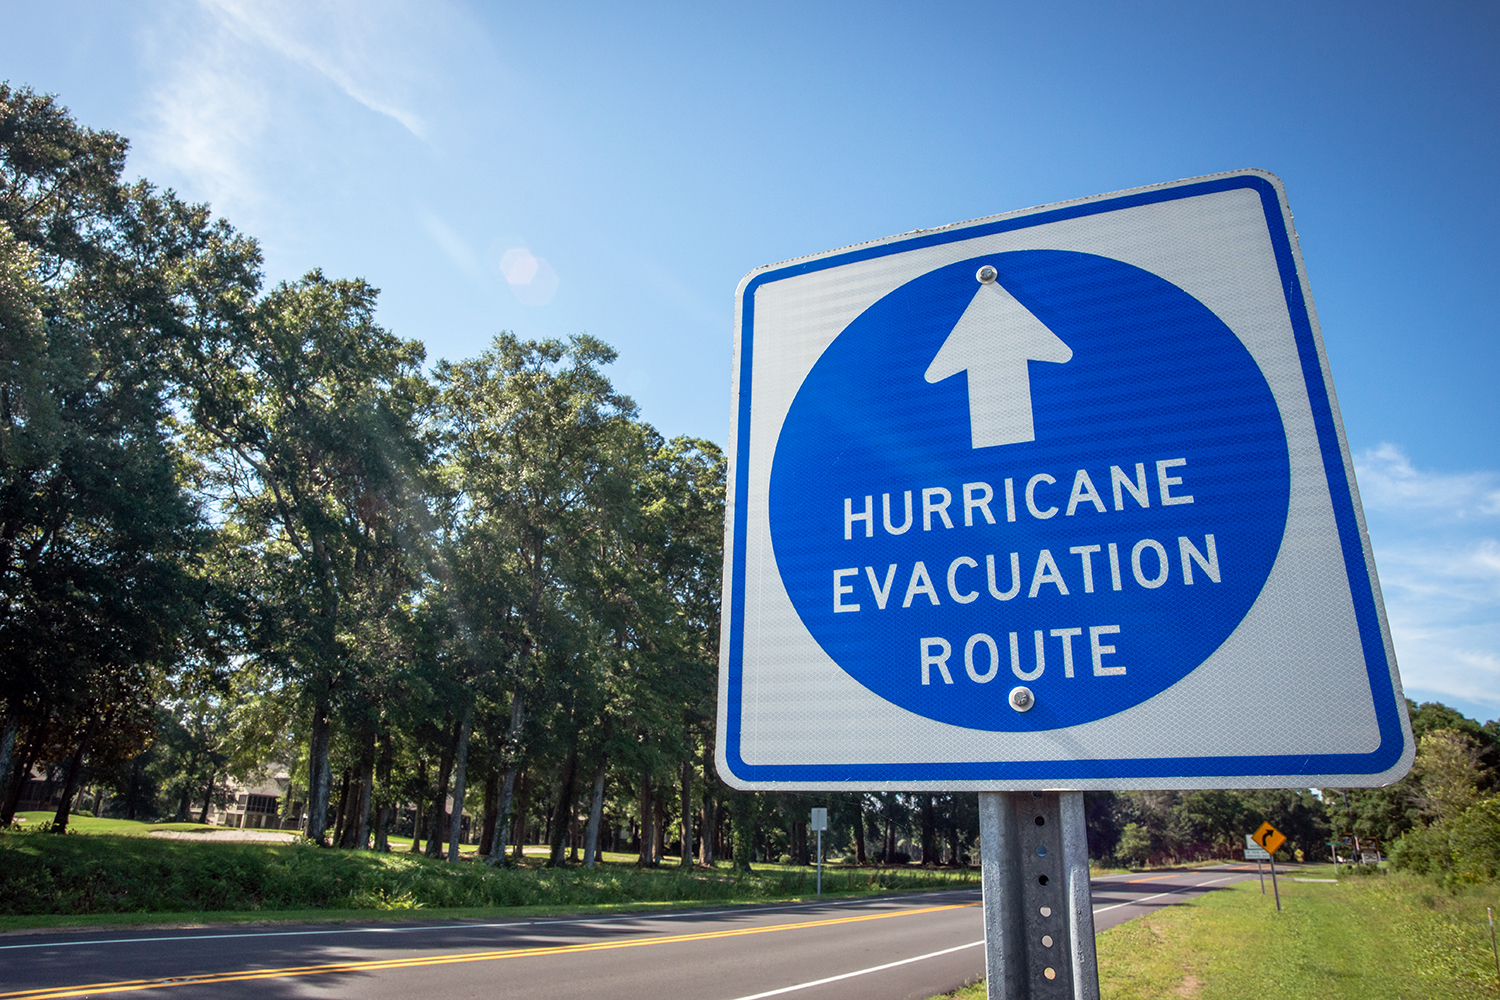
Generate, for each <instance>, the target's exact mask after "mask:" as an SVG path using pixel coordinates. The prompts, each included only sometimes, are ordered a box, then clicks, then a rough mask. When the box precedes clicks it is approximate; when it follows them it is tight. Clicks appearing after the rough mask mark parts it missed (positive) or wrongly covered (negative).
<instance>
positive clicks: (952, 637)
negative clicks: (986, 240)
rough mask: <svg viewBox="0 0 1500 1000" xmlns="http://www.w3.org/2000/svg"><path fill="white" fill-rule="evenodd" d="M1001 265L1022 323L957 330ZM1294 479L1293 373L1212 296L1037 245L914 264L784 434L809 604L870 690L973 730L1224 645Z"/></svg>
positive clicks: (784, 519) (773, 495) (799, 586)
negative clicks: (1026, 694) (1209, 300)
mask: <svg viewBox="0 0 1500 1000" xmlns="http://www.w3.org/2000/svg"><path fill="white" fill-rule="evenodd" d="M985 265H989V266H990V267H992V268H993V269H994V274H993V275H991V273H990V272H989V271H984V272H983V275H984V277H985V278H986V279H991V280H992V281H993V282H994V284H996V285H998V287H999V288H1000V289H1003V292H1002V293H1001V295H1002V296H1003V297H1004V299H1005V301H1007V302H1008V303H1009V305H1005V306H1003V307H1002V306H995V307H994V308H998V309H1001V310H1002V312H1003V311H1004V310H1005V309H1008V310H1009V312H1006V313H1005V316H1006V317H1008V319H1007V320H1006V322H1005V323H1002V324H1000V325H999V326H997V325H995V324H994V323H993V322H992V323H991V325H990V326H989V327H983V328H982V329H981V330H980V333H979V334H977V335H975V334H974V332H973V327H972V324H970V325H964V326H963V330H964V331H965V335H966V336H967V337H968V338H969V339H968V340H966V341H965V343H964V344H961V345H957V348H962V349H955V345H949V343H948V341H949V338H950V336H957V330H958V328H959V327H960V326H961V324H960V319H961V318H963V317H966V315H968V316H972V315H975V314H974V313H967V314H966V310H969V309H970V306H971V304H977V302H978V300H977V298H976V296H978V294H979V293H980V292H981V290H983V286H982V285H981V283H980V282H979V281H977V280H976V273H978V272H979V271H980V269H981V268H982V267H984V266H985ZM990 291H991V292H992V291H993V289H992V290H990ZM986 294H989V292H986ZM984 301H985V303H986V308H989V303H990V302H991V300H984ZM995 301H999V300H995ZM1007 324H1008V325H1007ZM986 331H988V332H986ZM996 331H999V332H998V333H997V332H996ZM1017 331H1020V332H1017ZM1048 331H1050V334H1049V333H1048ZM976 337H977V339H976ZM986 337H988V338H990V339H989V340H986V339H985V338H986ZM1007 337H1009V338H1011V339H1010V340H1008V341H1007V340H1006V339H1005V338H1007ZM1017 337H1019V338H1022V339H1025V338H1027V337H1029V338H1030V340H1028V341H1026V345H1029V346H1025V350H1026V351H1028V352H1030V353H1023V354H1018V353H1017V351H1018V350H1020V348H1017V347H1016V346H1015V345H1016V342H1017V341H1016V339H1015V338H1017ZM997 338H998V339H997ZM1033 348H1035V350H1033ZM940 352H942V357H941V358H940ZM955 358H957V361H955ZM1018 358H1019V360H1017V359H1018ZM996 359H1000V360H998V361H997V360H996ZM965 361H968V362H973V363H972V364H971V365H970V366H969V367H968V368H961V365H962V364H963V363H964V362H965ZM1018 366H1019V367H1018ZM950 370H953V371H952V373H951V374H948V373H949V371H950ZM997 371H998V372H1000V373H1001V374H1000V376H998V377H997V375H996V372H997ZM1018 371H1019V372H1020V373H1022V374H1021V375H1020V377H1019V378H1018V377H1017V373H1018ZM929 378H932V379H933V381H929V380H928V379H929ZM1028 382H1029V385H1028ZM1028 388H1029V406H1030V414H1029V424H1028V423H1027V420H1026V419H1025V418H1026V413H1025V405H1026V402H1027V399H1028V393H1027V392H1026V391H1024V390H1026V389H1028ZM971 395H972V396H973V398H972V399H971ZM1017 427H1020V428H1022V429H1023V430H1022V431H1020V432H1018V431H1016V428H1017ZM986 428H987V429H988V430H985V429H986ZM996 428H999V430H998V431H997V430H996ZM982 430H983V431H984V433H981V431H982ZM1026 432H1029V433H1030V434H1031V435H1032V437H1031V439H1024V435H1025V433H1026ZM986 434H988V435H989V436H988V437H986V436H985V435H986ZM997 434H998V435H999V436H998V440H1000V441H1001V442H1002V443H998V444H997V443H993V442H994V441H995V440H997V438H996V435H997ZM1290 482H1291V477H1290V467H1289V459H1288V454H1287V442H1286V434H1285V431H1284V429H1283V426H1282V421H1281V414H1280V412H1279V410H1278V409H1277V406H1276V401H1275V399H1274V397H1273V396H1272V394H1271V389H1270V387H1269V385H1267V383H1266V379H1265V377H1264V375H1263V374H1262V373H1261V370H1260V368H1259V366H1258V365H1257V364H1256V362H1255V360H1254V359H1253V358H1252V357H1251V356H1250V353H1249V351H1248V350H1246V348H1245V346H1244V345H1243V344H1242V343H1241V342H1240V340H1239V338H1238V337H1236V336H1235V334H1234V332H1233V331H1231V330H1230V329H1229V327H1228V326H1226V325H1225V324H1224V322H1223V321H1222V320H1220V319H1219V318H1218V317H1217V316H1216V315H1214V313H1213V312H1212V311H1210V310H1209V309H1208V308H1207V307H1206V306H1204V305H1203V304H1202V303H1201V302H1199V301H1198V300H1197V299H1195V298H1194V297H1193V296H1191V295H1189V294H1188V293H1187V292H1185V291H1183V290H1182V289H1181V288H1179V287H1177V286H1176V285H1174V284H1172V283H1170V282H1168V281H1165V280H1164V279H1162V278H1160V277H1158V276H1156V275H1154V274H1151V273H1150V272H1148V271H1144V270H1142V269H1140V268H1137V267H1134V266H1132V265H1129V264H1125V263H1123V262H1121V261H1118V260H1113V259H1110V258H1106V257H1100V256H1096V255H1092V254H1084V253H1074V252H1066V251H1054V250H1027V251H1015V252H1010V253H1001V254H992V255H988V256H983V257H976V258H973V259H971V260H967V261H963V262H961V263H957V264H952V265H949V266H946V267H942V268H939V269H937V270H934V271H931V272H929V273H927V274H924V275H922V276H921V277H919V278H916V279H914V280H912V281H910V282H908V283H906V284H905V285H902V286H901V287H900V288H897V289H896V290H895V291H893V292H891V293H890V294H888V295H886V296H885V297H884V298H882V299H880V300H879V301H877V302H876V303H875V304H874V305H872V306H870V307H869V308H868V309H866V310H865V311H864V312H863V313H862V314H860V316H858V317H857V318H856V319H855V320H854V321H853V322H852V323H850V324H849V325H848V326H847V327H846V328H845V329H844V330H843V331H842V332H841V333H840V334H839V335H838V337H836V338H835V339H834V341H833V343H832V344H830V345H829V347H828V348H827V350H825V351H824V352H823V354H822V356H821V357H820V358H819V359H818V361H817V363H816V364H814V365H813V368H812V370H811V371H810V372H809V373H808V375H807V377H806V379H805V380H804V381H803V383H802V385H801V387H800V388H799V390H798V392H797V395H796V397H795V398H794V400H793V402H792V405H791V408H790V410H789V411H788V413H787V416H786V420H785V422H784V423H783V425H782V430H781V433H780V436H779V437H778V439H777V444H776V452H775V457H774V459H773V464H772V468H771V481H770V511H769V513H770V529H771V540H772V545H773V547H774V550H775V557H776V564H777V567H778V569H779V571H780V573H781V579H782V582H783V585H784V586H785V587H786V590H787V593H788V595H789V596H790V597H791V601H792V604H793V606H794V607H795V608H796V610H797V613H798V615H799V616H800V617H801V619H802V622H803V624H804V625H805V626H806V627H807V629H808V631H809V632H810V633H811V634H812V636H813V637H814V638H815V639H816V640H817V642H818V644H819V645H820V646H821V647H822V648H823V650H824V651H826V652H827V654H828V655H829V656H830V657H832V659H833V660H834V662H836V663H837V664H838V665H839V666H840V667H841V668H842V669H843V670H845V671H846V672H847V673H849V675H850V676H852V677H854V678H855V679H856V680H857V681H859V682H860V683H861V684H863V685H864V686H865V687H867V688H868V689H870V690H871V691H873V692H875V693H876V694H878V695H880V696H881V697H883V698H885V699H887V700H889V701H891V702H893V703H895V704H897V705H899V706H901V707H903V708H906V709H908V710H910V711H912V712H915V713H917V714H919V715H922V716H925V717H927V718H930V719H935V720H938V721H940V722H946V723H952V724H954V725H959V726H964V727H966V728H971V729H982V730H991V731H1036V730H1047V729H1058V728H1062V727H1067V726H1076V725H1079V724H1082V723H1085V722H1090V721H1093V720H1096V719H1101V718H1105V717H1107V716H1110V715H1114V714H1115V713H1118V712H1121V711H1123V710H1125V709H1127V708H1130V707H1131V706H1134V705H1137V704H1140V703H1141V702H1143V701H1146V700H1147V699H1149V698H1151V697H1153V696H1155V695H1157V694H1159V693H1160V692H1162V691H1164V690H1165V689H1167V688H1168V687H1170V686H1172V685H1173V684H1175V683H1177V682H1178V681H1180V680H1181V679H1182V678H1184V677H1186V676H1187V675H1188V674H1189V673H1191V672H1192V671H1193V670H1194V669H1195V668H1196V667H1198V666H1199V665H1200V664H1201V663H1203V662H1204V660H1206V659H1207V658H1208V657H1209V656H1210V655H1212V654H1213V652H1214V651H1215V650H1217V649H1218V648H1219V647H1220V646H1221V645H1222V644H1223V643H1224V641H1225V640H1226V639H1227V638H1228V637H1229V636H1230V634H1231V633H1232V632H1233V631H1234V630H1235V629H1236V628H1237V627H1238V625H1239V623H1240V622H1241V621H1242V620H1243V619H1244V617H1245V614H1246V613H1247V612H1248V611H1249V609H1250V607H1251V605H1252V604H1253V603H1254V602H1255V599H1256V597H1257V595H1259V593H1260V591H1261V588H1262V587H1263V586H1264V584H1265V581H1266V579H1267V577H1268V576H1269V575H1270V572H1271V567H1272V565H1273V563H1274V562H1275V560H1276V555H1277V552H1278V551H1279V550H1280V547H1281V540H1282V535H1283V533H1284V531H1285V528H1286V517H1287V507H1288V500H1289V495H1290ZM1018 684H1023V685H1025V686H1026V687H1027V688H1028V689H1029V690H1030V691H1031V693H1032V698H1033V699H1034V700H1033V701H1032V703H1031V707H1030V708H1029V710H1027V711H1024V712H1023V711H1017V710H1015V709H1013V708H1012V707H1011V703H1010V700H1009V698H1010V692H1011V691H1012V689H1013V688H1015V687H1016V686H1017V685H1018Z"/></svg>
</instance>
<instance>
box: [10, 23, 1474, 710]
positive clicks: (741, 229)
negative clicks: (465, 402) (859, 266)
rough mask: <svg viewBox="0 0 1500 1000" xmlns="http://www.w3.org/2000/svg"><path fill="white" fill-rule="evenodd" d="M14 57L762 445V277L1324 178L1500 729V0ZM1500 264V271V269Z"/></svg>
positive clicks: (1459, 697)
mask: <svg viewBox="0 0 1500 1000" xmlns="http://www.w3.org/2000/svg"><path fill="white" fill-rule="evenodd" d="M0 21H3V22H4V23H5V24H6V26H7V27H6V30H5V31H4V32H0V78H8V79H9V80H11V81H12V82H13V83H25V84H29V85H31V86H33V87H36V88H37V89H40V90H46V91H51V92H55V93H57V94H59V95H60V96H61V97H62V99H63V101H64V102H65V103H66V104H67V105H68V106H69V107H70V108H72V110H73V111H74V113H75V114H76V115H77V116H78V117H79V118H80V119H82V120H83V121H84V122H85V123H87V124H89V125H92V126H95V127H99V128H110V129H114V130H116V131H119V132H121V133H123V134H125V135H127V136H129V137H130V138H131V140H132V142H133V152H132V156H131V160H130V166H129V170H130V172H131V173H132V174H138V175H141V176H145V177H147V178H149V179H151V180H153V181H154V182H156V183H158V184H161V185H164V186H170V187H173V188H175V189H176V190H177V191H178V192H179V193H180V194H182V195H183V196H185V197H187V198H189V199H192V200H202V201H208V202H210V203H211V204H212V205H213V207H214V209H215V210H216V211H217V212H218V213H219V214H222V215H224V216H226V217H228V218H229V219H230V220H231V221H232V222H233V223H234V224H235V225H236V226H238V227H239V228H241V229H243V230H244V231H246V232H249V233H251V234H253V235H255V236H256V237H258V238H259V239H260V240H261V241H262V244H263V247H264V249H265V253H266V264H267V273H268V276H269V277H270V278H271V279H272V280H281V279H286V278H295V277H296V276H298V275H300V274H301V273H303V272H305V271H307V270H309V269H311V268H313V267H321V268H323V269H324V270H325V271H327V272H329V273H331V274H335V275H340V276H361V277H364V278H366V279H368V280H369V281H371V282H372V283H373V284H375V285H376V286H378V287H379V288H381V289H382V298H381V303H382V304H381V308H380V317H381V320H382V322H383V323H385V324H386V325H387V326H388V327H390V328H391V329H392V330H394V331H395V332H397V333H399V334H401V335H403V336H406V337H413V338H418V339H421V340H422V341H424V342H425V343H426V344H427V347H428V351H429V356H430V357H432V358H437V357H448V358H455V359H456V358H461V357H467V356H471V355H473V354H474V353H476V352H478V351H479V350H481V349H482V348H483V347H484V345H485V344H486V343H487V342H488V340H489V338H490V337H491V335H493V334H494V333H495V332H497V331H499V330H513V331H515V332H516V333H517V334H519V335H522V336H526V337H541V336H566V335H568V334H571V333H576V332H588V333H591V334H594V335H595V336H598V337H601V338H602V339H604V340H605V341H607V342H609V343H611V344H613V345H614V346H615V347H617V348H618V349H619V351H620V361H619V363H618V364H617V365H616V367H615V373H614V374H615V377H616V380H617V382H618V384H620V385H621V386H622V387H623V388H624V389H626V390H627V391H628V392H630V393H631V394H632V395H633V396H634V397H635V398H636V399H637V401H638V402H639V403H640V404H641V407H642V412H643V415H644V416H645V418H646V419H648V420H650V421H651V422H652V423H654V424H655V425H656V426H657V427H658V428H660V429H661V430H662V431H663V432H664V433H667V434H679V433H687V434H695V435H699V436H703V437H707V438H711V439H713V440H716V441H719V442H721V443H724V442H725V439H726V436H727V430H728V421H729V376H730V362H731V353H732V343H731V338H732V320H733V317H732V304H733V293H734V288H735V285H736V284H737V282H738V281H739V279H740V277H741V276H742V275H743V274H744V273H745V272H746V271H748V270H749V269H751V268H752V267H755V266H757V265H760V264H764V263H770V262H773V261H777V260H782V259H786V258H789V257H793V256H798V255H801V254H805V253H813V252H818V251H821V250H827V249H831V248H833V247H837V246H841V245H845V244H848V243H853V242H858V241H861V240H866V239H872V238H876V237H880V236H886V235H890V234H893V233H898V232H904V231H907V230H911V229H916V228H927V227H932V226H937V225H942V224H945V223H949V222H955V221H958V220H962V219H968V218H974V217H977V216H983V215H989V214H993V213H997V212H1003V211H1008V210H1011V209H1016V208H1023V207H1027V206H1031V205H1037V204H1044V203H1047V202H1052V201H1059V200H1062V199H1067V198H1073V197H1078V196H1083V195H1090V194H1097V193H1102V192H1106V191H1113V190H1119V189H1123V188H1128V187H1133V186H1137V185H1142V184H1151V183H1156V182H1160V181H1166V180H1173V179H1177V178H1181V177H1190V176H1195V175H1198V174H1203V173H1209V172H1214V171H1219V170H1228V169H1234V168H1239V167H1249V166H1253V167H1263V168H1265V169H1268V170H1271V171H1273V172H1275V173H1277V174H1278V175H1279V176H1280V177H1281V178H1282V180H1283V181H1284V182H1285V184H1286V187H1287V192H1288V196H1289V199H1290V202H1291V206H1292V210H1293V212H1294V213H1295V216H1296V224H1297V228H1298V232H1299V235H1300V238H1301V243H1302V249H1303V253H1304V256H1305V257H1306V260H1307V266H1308V271H1309V274H1310V277H1311V281H1312V288H1313V293H1314V296H1315V300H1316V303H1317V307H1318V312H1319V318H1320V320H1321V323H1322V327H1323V334H1324V338H1325V340H1326V343H1327V348H1328V353H1329V358H1330V362H1331V365H1332V369H1333V373H1334V378H1335V382H1336V385H1337V387H1338V392H1339V399H1340V404H1341V406H1342V410H1343V416H1344V421H1345V425H1346V429H1347V431H1348V435H1349V441H1350V445H1351V448H1352V449H1353V451H1354V453H1355V456H1356V463H1357V468H1358V471H1359V479H1360V485H1361V489H1362V491H1363V496H1364V500H1365V505H1366V512H1367V515H1368V518H1369V523H1370V529H1371V536H1372V539H1373V544H1374V546H1375V553H1376V559H1377V562H1378V564H1379V568H1380V571H1381V581H1382V585H1383V587H1384V590H1385V596H1386V602H1387V608H1388V611H1389V614H1390V618H1391V622H1392V628H1393V634H1394V636H1395V641H1396V649H1397V654H1398V658H1399V660H1400V663H1401V670H1402V676H1403V680H1404V682H1405V684H1406V687H1407V690H1408V694H1410V695H1411V696H1412V697H1415V698H1418V699H1420V700H1427V699H1440V700H1443V701H1445V702H1448V703H1449V704H1453V705H1455V706H1457V707H1459V708H1461V709H1463V710H1464V711H1466V712H1467V713H1469V714H1471V715H1474V716H1476V717H1478V718H1480V719H1492V718H1495V717H1496V716H1497V715H1500V433H1497V432H1500V393H1497V392H1496V389H1495V379H1496V374H1497V370H1500V364H1497V362H1500V337H1497V332H1500V330H1497V326H1500V323H1497V320H1496V315H1495V299H1496V293H1495V289H1496V288H1497V287H1500V282H1497V279H1496V277H1495V275H1496V273H1497V270H1500V268H1497V265H1500V236H1497V233H1500V202H1497V199H1496V198H1495V191H1496V188H1497V184H1500V156H1497V149H1496V145H1497V142H1496V137H1497V135H1500V128H1497V126H1500V121H1497V118H1500V114H1497V109H1500V100H1497V99H1500V72H1497V67H1500V60H1497V59H1496V57H1495V54H1496V52H1497V51H1500V7H1497V6H1495V5H1493V4H1486V3H1481V2H1469V3H1429V4H1425V5H1422V6H1420V7H1418V6H1414V5H1410V4H1394V3H1384V2H1376V3H1370V2H1366V3H1320V4H1308V3H1305V2H1303V3H1275V2H1273V3H1265V4H1259V5H1253V6H1246V5H1228V4H1223V5H1211V4H1203V3H1135V4H1118V3H1108V4H1107V3H1069V2H1060V3H1051V4H1025V5H1022V4H1013V3H1012V4H1000V3H995V4H980V3H966V4H958V3H941V2H935V3H926V4H881V3H859V4H855V3H822V4H808V3H799V4H792V3H775V2H762V3H757V4H704V3H700V4H660V5H634V6H632V5H621V4H587V3H577V4H566V3H556V4H538V3H528V4H523V3H508V4H466V3H456V2H451V0H426V2H422V3H417V2H414V0H364V2H359V3H354V2H323V3H319V2H312V0H301V2H295V3H293V2H281V0H269V2H250V0H155V2H152V0H142V2H132V3H119V2H104V0H79V2H72V0H53V2H51V3H47V4H37V3H23V2H19V0H0ZM1486 289H1489V291H1486Z"/></svg>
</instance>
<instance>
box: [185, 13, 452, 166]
mask: <svg viewBox="0 0 1500 1000" xmlns="http://www.w3.org/2000/svg"><path fill="white" fill-rule="evenodd" d="M202 2H203V5H204V7H205V8H206V9H208V10H209V11H210V12H211V13H213V14H214V15H215V17H217V18H218V20H219V21H220V23H222V24H223V25H224V26H225V27H227V28H229V29H230V30H231V31H233V32H234V33H235V34H237V35H238V36H240V37H241V38H243V39H245V40H253V41H256V42H259V43H261V44H263V45H265V46H267V47H268V48H270V49H271V50H273V51H275V52H277V53H279V54H280V55H282V56H283V57H285V58H287V59H290V60H292V61H293V62H296V63H298V64H300V65H302V66H305V67H307V68H308V69H311V70H312V71H314V72H315V73H318V74H319V75H321V76H323V77H325V78H326V79H327V80H329V81H330V82H332V83H333V84H334V85H335V86H337V87H338V88H339V89H340V90H342V91H343V92H344V93H345V94H347V95H348V96H349V97H351V98H353V99H354V100H356V101H358V102H359V103H360V104H363V105H364V106H365V107H367V108H369V109H370V110H371V111H374V112H376V113H377V114H381V115H385V116H386V117H388V118H390V119H392V120H393V121H396V122H398V123H400V124H401V126H402V127H403V128H405V129H406V130H407V131H409V132H411V134H412V135H414V136H416V137H417V138H419V139H425V138H426V137H427V126H426V123H425V122H424V121H423V120H422V118H421V117H420V116H418V115H417V114H416V113H415V112H414V111H413V110H411V108H410V107H409V106H408V105H409V103H410V101H411V95H410V93H409V91H410V90H411V89H412V88H413V84H414V82H415V81H414V80H413V78H412V77H413V74H412V69H413V68H415V66H416V65H417V64H419V63H425V62H426V61H427V60H426V59H419V58H418V55H419V52H418V50H417V49H416V46H415V45H414V43H415V42H417V40H418V38H419V37H420V36H422V35H425V34H427V32H425V31H421V30H414V29H420V27H421V25H422V22H423V19H424V15H423V14H422V13H421V11H422V10H425V11H427V14H426V15H425V16H427V17H430V16H431V13H432V8H430V7H424V8H421V9H419V8H418V7H417V5H415V4H410V3H401V2H395V3H384V4H378V3H360V4H355V3H351V2H348V0H325V2H322V3H314V2H307V0H303V2H299V3H287V2H259V3H245V2H241V0H202Z"/></svg>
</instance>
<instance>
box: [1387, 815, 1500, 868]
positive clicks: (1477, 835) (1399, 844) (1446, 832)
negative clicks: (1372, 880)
mask: <svg viewBox="0 0 1500 1000" xmlns="http://www.w3.org/2000/svg"><path fill="white" fill-rule="evenodd" d="M1391 864H1392V865H1393V866H1394V867H1396V868H1402V869H1405V870H1407V871H1413V872H1420V873H1421V874H1424V875H1431V876H1434V877H1438V878H1442V879H1443V880H1444V882H1445V883H1446V884H1448V885H1449V886H1456V885H1459V884H1473V883H1480V882H1490V881H1493V880H1495V879H1496V878H1500V798H1489V799H1483V800H1481V801H1479V802H1477V803H1475V804H1474V805H1472V806H1470V807H1469V808H1468V809H1465V810H1464V811H1463V812H1462V813H1460V814H1459V815H1457V816H1454V817H1452V818H1451V819H1448V820H1444V821H1439V822H1437V823H1434V824H1432V825H1431V826H1429V827H1425V828H1418V829H1415V830H1411V831H1409V832H1408V833H1406V834H1405V835H1404V836H1402V838H1401V839H1400V840H1398V841H1396V843H1395V844H1394V845H1393V846H1392V848H1391Z"/></svg>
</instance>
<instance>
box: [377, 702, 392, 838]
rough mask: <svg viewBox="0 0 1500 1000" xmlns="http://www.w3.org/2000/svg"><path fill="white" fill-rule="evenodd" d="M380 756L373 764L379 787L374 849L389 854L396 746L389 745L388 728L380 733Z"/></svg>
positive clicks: (389, 734)
mask: <svg viewBox="0 0 1500 1000" xmlns="http://www.w3.org/2000/svg"><path fill="white" fill-rule="evenodd" d="M379 739H380V757H379V759H378V760H377V762H376V764H375V780H376V782H377V784H378V785H379V789H380V798H379V801H380V809H379V811H378V812H377V813H376V814H375V850H377V851H379V852H380V853H382V854H389V853H390V850H391V823H392V822H393V821H394V820H395V818H396V801H395V797H394V796H393V795H392V793H391V771H393V770H394V769H395V767H396V748H395V747H394V746H392V745H391V733H390V730H389V729H386V730H383V731H382V732H381V734H380V737H379Z"/></svg>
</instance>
